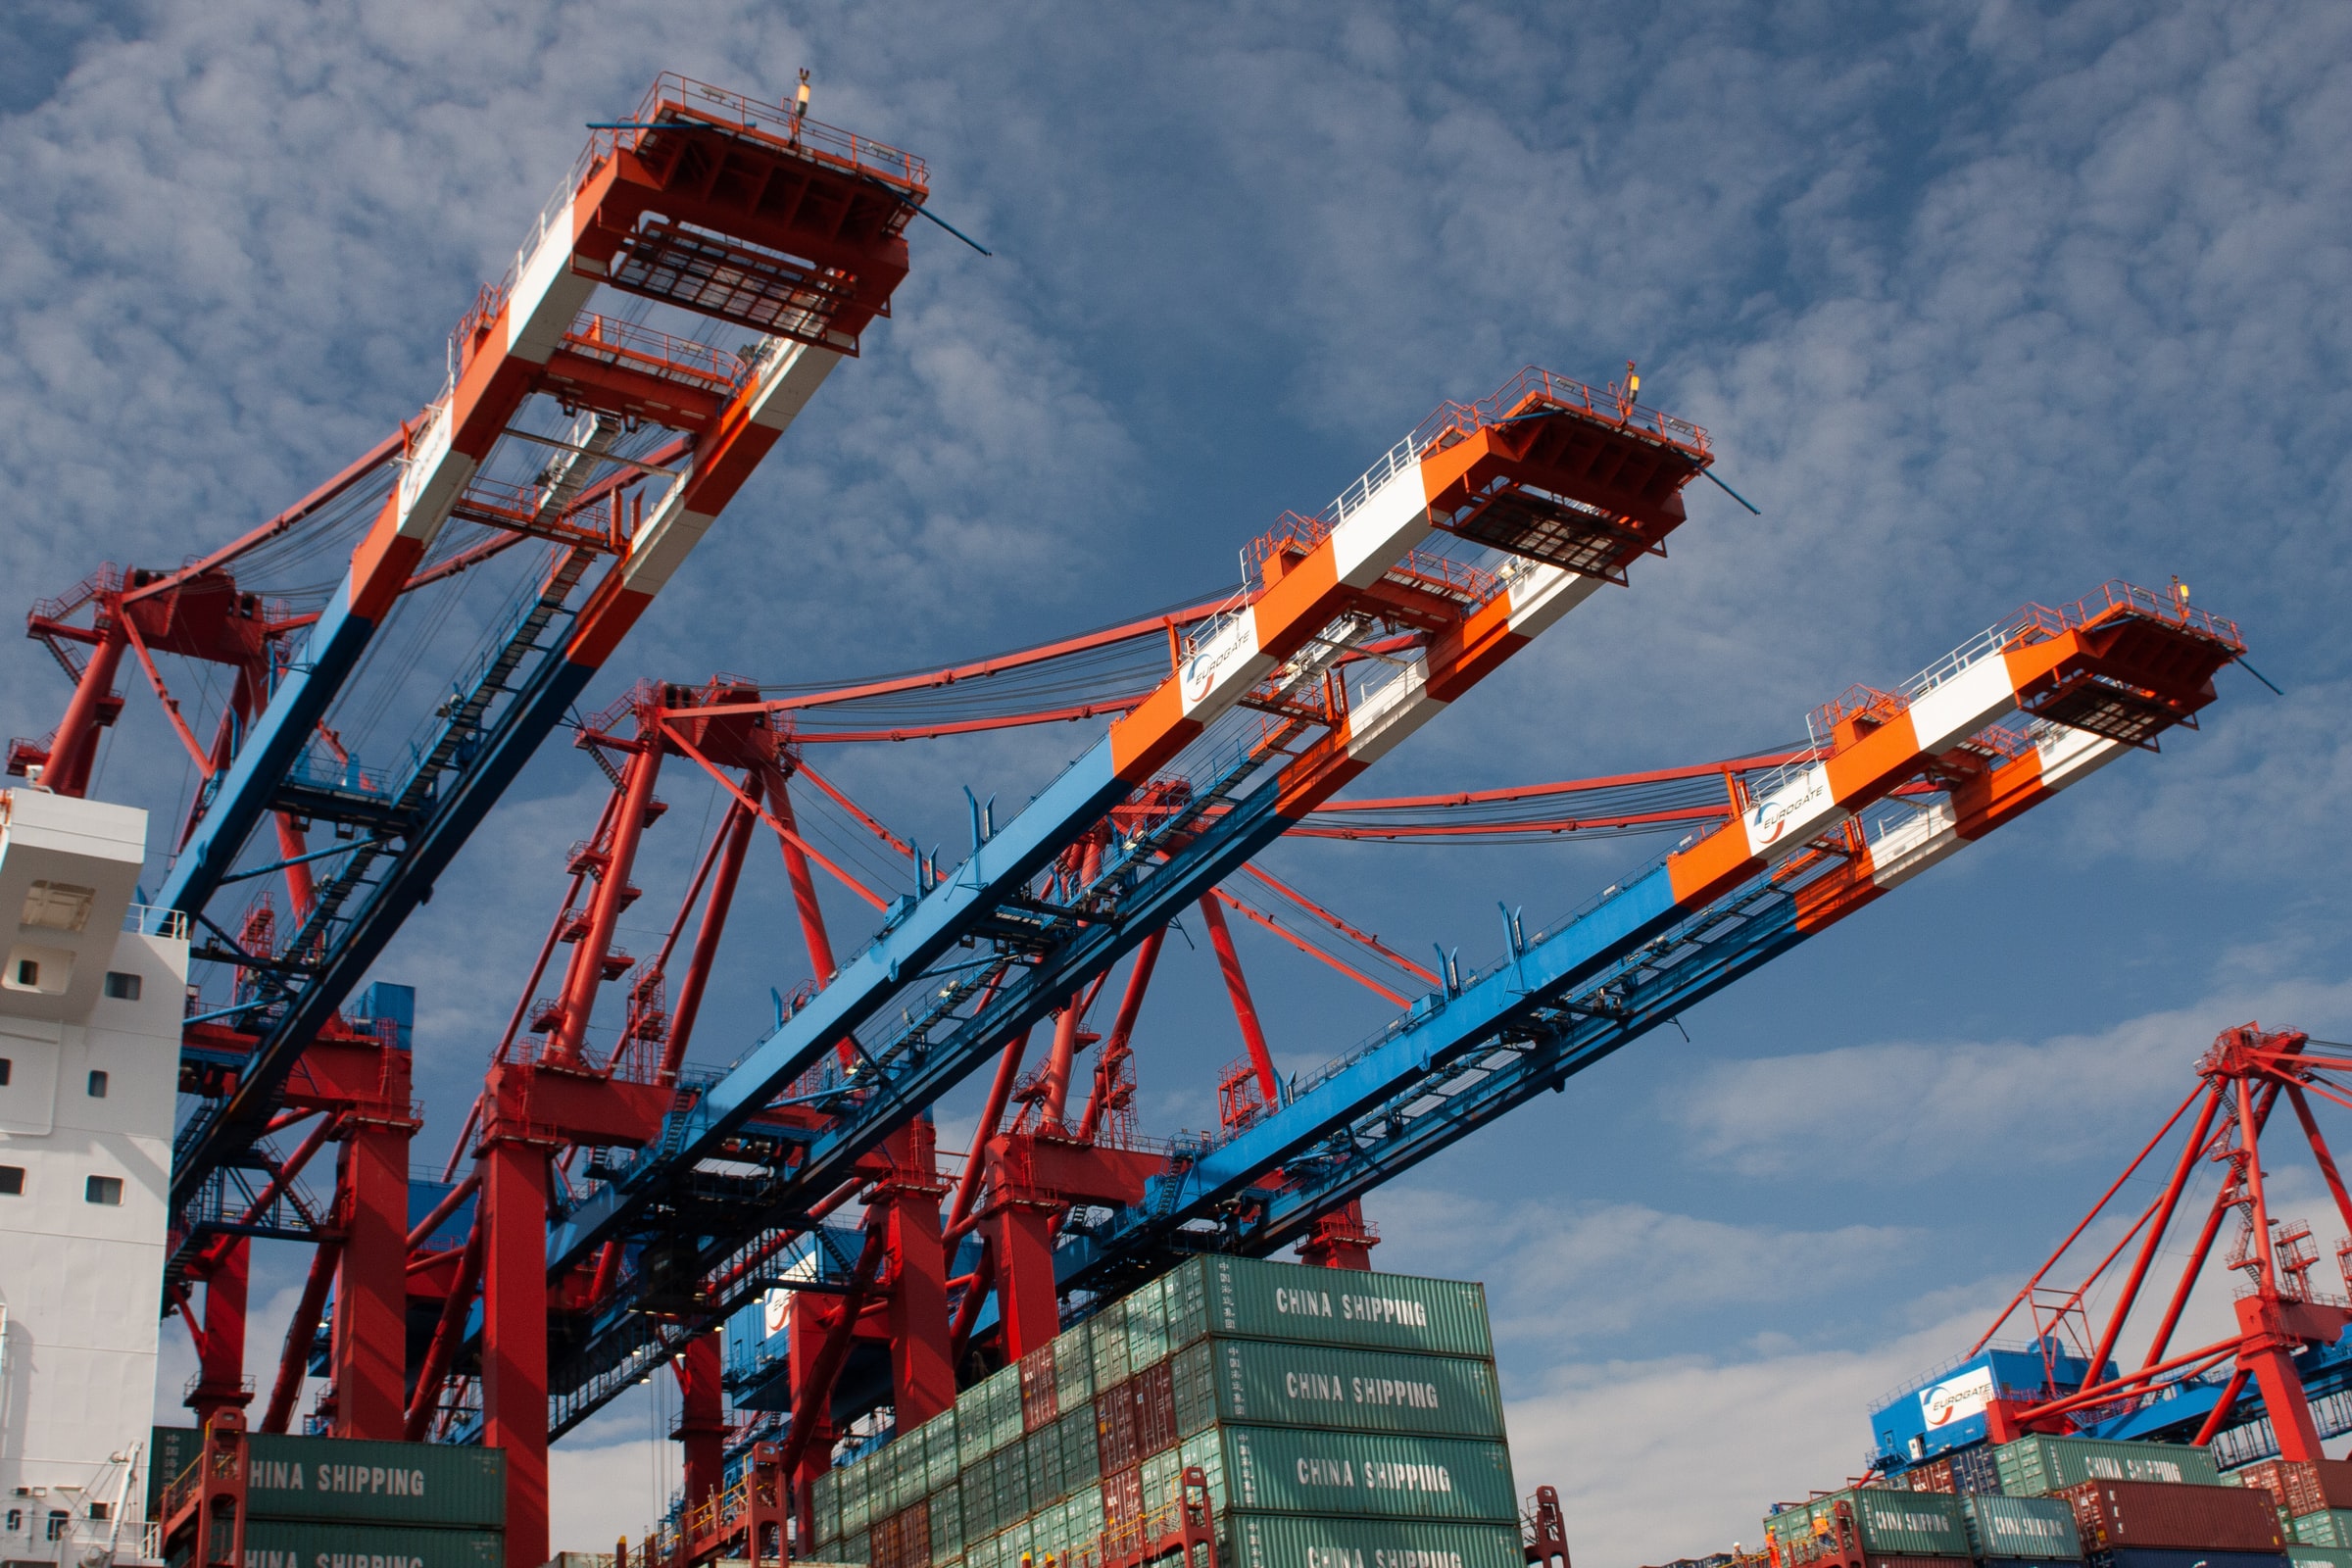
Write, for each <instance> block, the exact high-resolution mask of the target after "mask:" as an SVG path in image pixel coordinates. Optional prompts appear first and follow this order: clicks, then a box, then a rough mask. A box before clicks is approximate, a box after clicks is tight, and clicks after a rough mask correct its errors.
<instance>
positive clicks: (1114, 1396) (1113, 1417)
mask: <svg viewBox="0 0 2352 1568" xmlns="http://www.w3.org/2000/svg"><path fill="white" fill-rule="evenodd" d="M1143 1457H1144V1456H1143V1455H1142V1454H1140V1453H1138V1452H1136V1451H1135V1400H1134V1399H1133V1398H1132V1397H1129V1395H1128V1391H1127V1385H1126V1384H1124V1383H1122V1384H1120V1385H1119V1386H1118V1387H1117V1388H1115V1389H1112V1390H1111V1391H1110V1392H1109V1393H1107V1394H1098V1395H1097V1396H1095V1458H1096V1461H1097V1463H1098V1464H1099V1465H1100V1466H1101V1468H1102V1471H1103V1474H1104V1475H1106V1476H1107V1475H1109V1474H1110V1473H1111V1472H1112V1471H1114V1470H1126V1469H1129V1468H1132V1467H1133V1466H1135V1465H1137V1464H1139V1463H1141V1462H1142V1461H1143ZM1104 1485H1105V1486H1107V1485H1108V1483H1107V1482H1105V1483H1104Z"/></svg>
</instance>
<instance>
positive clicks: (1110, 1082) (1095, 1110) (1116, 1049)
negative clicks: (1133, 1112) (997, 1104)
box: [991, 926, 1168, 1144]
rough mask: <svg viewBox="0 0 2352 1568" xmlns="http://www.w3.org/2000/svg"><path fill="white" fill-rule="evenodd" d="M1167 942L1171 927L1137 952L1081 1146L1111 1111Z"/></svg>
mask: <svg viewBox="0 0 2352 1568" xmlns="http://www.w3.org/2000/svg"><path fill="white" fill-rule="evenodd" d="M1167 940H1168V931H1167V927H1165V926H1162V927H1160V928H1159V929H1158V930H1156V931H1154V932H1152V934H1151V935H1150V936H1148V937H1146V938H1144V941H1143V945H1142V946H1141V947H1139V948H1137V949H1136V950H1135V967H1133V968H1132V969H1129V970H1128V971H1127V989H1126V990H1125V991H1123V992H1121V993H1120V994H1119V1010H1118V1015H1117V1016H1116V1017H1114V1018H1112V1019H1111V1022H1110V1033H1108V1034H1106V1035H1104V1036H1103V1051H1102V1054H1100V1055H1098V1056H1096V1057H1095V1086H1094V1093H1093V1094H1092V1095H1090V1096H1088V1097H1087V1102H1086V1114H1085V1115H1084V1116H1082V1117H1080V1118H1079V1121H1078V1139H1079V1141H1080V1142H1081V1143H1089V1144H1091V1143H1093V1142H1094V1141H1095V1134H1096V1133H1097V1132H1098V1131H1100V1130H1101V1128H1102V1126H1103V1116H1104V1115H1105V1114H1106V1113H1107V1112H1108V1110H1109V1108H1110V1096H1111V1093H1112V1091H1113V1090H1114V1089H1115V1088H1116V1087H1117V1084H1118V1073H1119V1063H1120V1062H1121V1061H1122V1060H1123V1059H1124V1058H1125V1057H1126V1055H1127V1042H1128V1041H1129V1040H1131V1039H1132V1038H1134V1035H1135V1019H1136V1014H1138V1013H1139V1012H1141V1011H1142V1010H1143V1006H1144V993H1145V992H1147V991H1149V990H1151V989H1152V967H1153V966H1154V965H1156V964H1157V963H1158V962H1159V947H1160V944H1161V943H1163V942H1165V941H1167ZM991 1131H992V1132H993V1131H994V1129H993V1128H992V1129H991Z"/></svg>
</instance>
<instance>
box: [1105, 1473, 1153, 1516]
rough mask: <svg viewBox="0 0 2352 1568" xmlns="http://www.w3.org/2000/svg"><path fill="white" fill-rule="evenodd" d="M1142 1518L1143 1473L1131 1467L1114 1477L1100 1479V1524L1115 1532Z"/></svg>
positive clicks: (1107, 1475)
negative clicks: (1101, 1521) (1101, 1497)
mask: <svg viewBox="0 0 2352 1568" xmlns="http://www.w3.org/2000/svg"><path fill="white" fill-rule="evenodd" d="M1143 1517H1144V1472H1143V1467H1142V1466H1140V1465H1132V1466H1130V1467H1128V1468H1127V1469H1125V1470H1121V1471H1120V1472H1119V1473H1118V1474H1116V1475H1109V1474H1105V1475H1104V1476H1103V1528H1105V1529H1110V1530H1115V1529H1117V1528H1118V1527H1119V1526H1121V1525H1131V1524H1134V1523H1136V1522H1137V1521H1139V1520H1141V1519H1142V1518H1143Z"/></svg>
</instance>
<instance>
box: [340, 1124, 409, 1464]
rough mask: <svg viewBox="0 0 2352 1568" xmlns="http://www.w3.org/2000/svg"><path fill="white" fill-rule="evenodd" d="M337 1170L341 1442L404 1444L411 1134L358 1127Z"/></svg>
mask: <svg viewBox="0 0 2352 1568" xmlns="http://www.w3.org/2000/svg"><path fill="white" fill-rule="evenodd" d="M337 1164H338V1165H339V1167H340V1168H339V1169H338V1171H337V1172H336V1177H335V1186H336V1188H337V1196H338V1198H339V1199H340V1200H341V1202H340V1204H339V1206H340V1207H341V1209H342V1212H343V1234H344V1244H343V1262H342V1273H341V1277H340V1279H339V1280H338V1282H337V1285H336V1289H335V1322H334V1368H335V1436H336V1437H339V1438H374V1439H378V1440H380V1441H382V1442H386V1443H397V1442H399V1441H400V1438H401V1432H402V1429H403V1427H404V1426H405V1425H406V1424H407V1415H408V1411H407V1409H406V1401H407V1398H408V1386H407V1385H408V1364H407V1349H408V1337H409V1325H408V1306H409V1285H408V1258H409V1248H408V1235H409V1135H408V1133H407V1132H406V1131H404V1130H402V1129H400V1128H397V1127H387V1126H384V1125H382V1124H380V1123H375V1122H359V1123H357V1125H356V1126H354V1127H353V1129H352V1131H351V1133H350V1134H349V1136H347V1137H346V1138H345V1139H344V1142H343V1152H342V1157H341V1158H340V1159H339V1160H338V1161H337Z"/></svg>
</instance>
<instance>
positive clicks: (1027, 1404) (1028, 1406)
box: [877, 1345, 1061, 1568]
mask: <svg viewBox="0 0 2352 1568" xmlns="http://www.w3.org/2000/svg"><path fill="white" fill-rule="evenodd" d="M1060 1414H1061V1405H1060V1403H1059V1402H1058V1401H1057V1400H1056V1399H1055V1398H1054V1347H1053V1346H1052V1345H1041V1346H1039V1347H1038V1348H1036V1349H1034V1350H1031V1351H1030V1352H1029V1353H1028V1354H1027V1355H1024V1356H1022V1357H1021V1433H1022V1435H1023V1436H1027V1435H1028V1434H1029V1433H1032V1432H1035V1431H1036V1430H1037V1429H1038V1428H1039V1427H1050V1426H1052V1425H1053V1424H1054V1420H1055V1418H1056V1417H1058V1416H1059V1415H1060ZM877 1568H879V1565H877Z"/></svg>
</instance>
